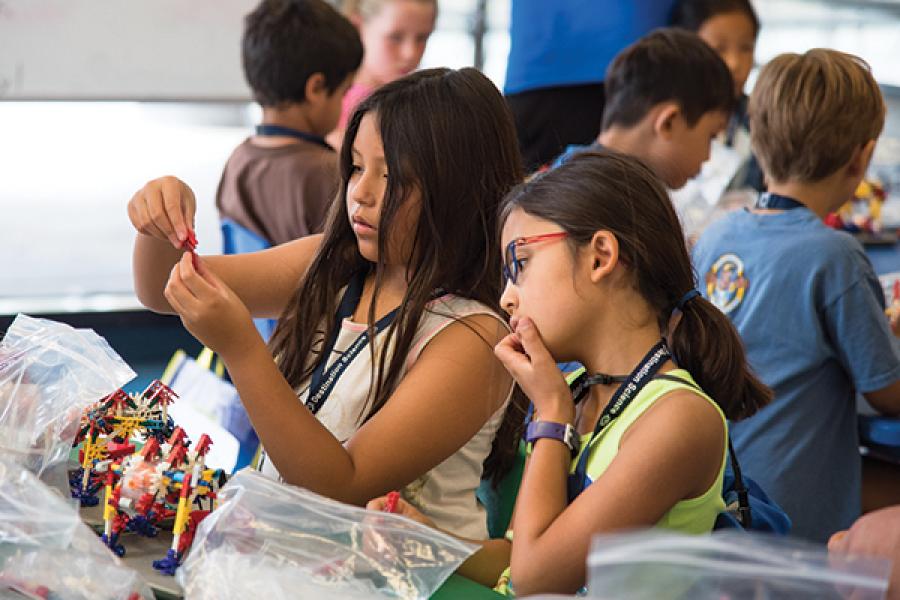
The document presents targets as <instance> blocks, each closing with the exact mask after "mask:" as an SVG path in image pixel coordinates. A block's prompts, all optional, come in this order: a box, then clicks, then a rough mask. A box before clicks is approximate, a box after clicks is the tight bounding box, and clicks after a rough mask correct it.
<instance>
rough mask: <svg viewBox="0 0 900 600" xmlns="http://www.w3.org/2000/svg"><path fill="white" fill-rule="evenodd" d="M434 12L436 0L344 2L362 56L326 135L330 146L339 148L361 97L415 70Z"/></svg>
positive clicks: (433, 20) (357, 0) (420, 57)
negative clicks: (360, 43)
mask: <svg viewBox="0 0 900 600" xmlns="http://www.w3.org/2000/svg"><path fill="white" fill-rule="evenodd" d="M437 10H438V8H437V0H345V1H344V5H343V11H344V14H345V15H347V18H349V19H350V20H351V21H352V22H353V24H354V25H356V28H357V29H358V30H359V35H360V37H361V38H362V43H363V47H364V48H365V53H364V55H363V62H362V66H361V67H360V69H359V72H358V73H357V74H356V77H355V78H354V80H353V85H351V86H350V89H349V90H348V92H347V95H346V96H345V97H344V102H343V105H342V107H341V118H340V120H339V121H338V124H337V128H336V129H335V130H334V131H333V132H332V133H331V134H330V135H329V136H328V141H329V142H330V143H331V145H332V146H334V147H335V148H340V146H341V140H342V138H343V135H344V130H345V129H346V128H347V121H349V119H350V115H351V114H352V113H353V110H354V109H355V108H356V105H357V104H359V102H360V101H361V100H362V99H363V98H365V97H366V96H368V95H369V94H371V93H372V92H373V91H374V90H376V89H378V88H379V87H381V86H382V85H384V84H386V83H390V82H391V81H394V80H395V79H398V78H400V77H403V76H404V75H407V74H408V73H412V72H413V71H415V70H416V68H417V67H418V66H419V62H420V61H421V60H422V55H423V54H425V44H427V43H428V38H429V37H431V34H432V32H433V31H434V26H435V23H436V21H437Z"/></svg>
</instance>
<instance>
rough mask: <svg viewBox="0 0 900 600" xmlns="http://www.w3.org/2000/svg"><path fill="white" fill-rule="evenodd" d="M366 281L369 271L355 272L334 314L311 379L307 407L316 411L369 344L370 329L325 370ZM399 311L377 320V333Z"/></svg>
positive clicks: (313, 412) (390, 321) (313, 411)
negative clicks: (366, 272) (330, 330)
mask: <svg viewBox="0 0 900 600" xmlns="http://www.w3.org/2000/svg"><path fill="white" fill-rule="evenodd" d="M365 281H366V274H365V272H360V273H358V274H357V275H355V276H354V277H353V278H352V279H351V280H350V283H348V284H347V289H346V290H345V291H344V295H343V297H342V298H341V303H340V305H339V306H338V310H337V313H336V314H335V316H334V325H333V327H332V332H331V337H330V338H329V339H328V343H327V344H325V346H324V347H323V348H322V353H321V354H320V355H319V364H317V365H316V368H315V370H314V371H313V373H312V378H311V379H310V384H309V395H308V396H307V398H306V406H307V408H309V410H310V411H311V412H312V414H316V413H317V412H319V410H320V409H321V408H322V406H324V405H325V401H326V400H328V396H329V395H330V394H331V390H333V389H334V386H335V384H336V383H337V382H338V379H339V378H340V377H341V375H343V374H344V371H345V370H346V369H347V367H348V366H349V365H350V363H351V362H353V359H354V358H356V357H357V355H359V353H360V352H361V351H362V349H363V348H365V347H366V345H367V344H368V343H369V331H368V329H367V330H366V331H363V332H362V333H361V334H359V336H358V337H357V338H356V339H355V340H354V341H353V343H352V344H350V347H349V348H347V350H346V351H344V353H343V354H342V355H341V357H340V358H338V359H337V360H336V361H334V363H333V364H332V365H331V367H329V368H328V369H327V370H326V369H325V365H327V364H328V359H329V357H331V353H332V351H333V350H334V345H335V344H336V343H337V338H338V334H339V333H340V331H341V326H342V324H343V321H344V319H347V318H349V317H351V316H352V315H353V311H355V310H356V307H357V306H358V305H359V299H360V298H362V292H363V285H364V284H365ZM398 310H400V309H399V307H398V308H395V309H394V310H392V311H391V312H389V313H388V314H386V315H385V316H383V317H381V319H379V320H378V322H377V323H375V327H374V329H375V335H378V334H379V333H380V332H381V331H383V330H384V329H385V328H386V327H387V326H388V325H390V324H391V323H392V322H393V320H394V317H396V316H397V311H398Z"/></svg>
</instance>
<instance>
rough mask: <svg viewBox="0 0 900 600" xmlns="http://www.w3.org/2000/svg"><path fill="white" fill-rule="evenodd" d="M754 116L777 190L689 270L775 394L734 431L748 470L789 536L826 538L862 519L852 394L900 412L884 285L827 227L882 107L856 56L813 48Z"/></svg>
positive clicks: (765, 79) (796, 57)
mask: <svg viewBox="0 0 900 600" xmlns="http://www.w3.org/2000/svg"><path fill="white" fill-rule="evenodd" d="M749 108H750V134H751V136H752V142H753V151H754V152H755V153H756V156H757V157H758V158H759V161H760V164H761V165H762V168H763V171H764V173H765V176H766V180H767V182H768V184H769V192H768V193H766V194H763V195H762V196H760V198H759V200H758V202H757V204H756V207H755V208H754V209H752V210H739V211H734V212H732V213H729V214H728V215H726V216H725V217H723V218H722V219H721V220H719V221H718V222H716V223H714V224H713V225H711V226H710V227H709V228H708V229H707V230H706V231H705V232H704V233H703V235H702V236H701V237H700V239H699V240H698V242H697V245H696V247H695V248H694V257H693V258H694V265H695V267H696V270H697V273H699V274H700V276H701V277H704V278H705V280H706V281H705V285H704V286H703V287H702V290H703V293H704V295H705V296H706V297H707V298H709V299H710V300H711V301H712V302H713V303H714V304H716V306H718V307H719V308H720V309H721V310H722V312H723V313H725V314H727V315H728V316H729V317H730V318H731V319H732V321H733V322H734V325H735V327H736V328H737V330H738V331H739V332H740V334H741V336H742V338H743V340H744V344H745V345H746V348H747V355H748V357H749V359H750V362H751V364H752V365H753V367H754V369H755V370H756V372H757V373H759V374H760V376H761V378H762V379H763V381H765V382H766V384H767V385H769V386H770V387H771V388H772V389H773V390H774V391H775V401H774V402H772V404H770V405H769V406H767V407H766V408H764V409H763V410H762V411H760V412H759V414H757V415H755V416H754V417H753V418H752V419H748V420H746V421H744V422H741V423H736V424H734V426H733V429H732V432H733V436H732V439H733V441H734V447H735V450H736V452H737V455H738V456H740V459H741V466H742V467H743V470H744V471H745V472H746V473H747V474H748V475H749V476H750V477H752V478H754V479H755V480H756V481H757V482H759V484H760V485H761V486H762V487H763V489H765V490H766V492H767V493H768V494H769V495H770V496H771V497H772V499H773V500H775V501H776V502H777V503H778V504H779V505H781V506H782V507H783V508H784V510H785V511H786V512H787V514H788V516H789V517H790V518H791V520H792V521H793V530H792V534H795V535H797V536H799V537H803V538H806V539H809V540H812V541H815V542H825V541H827V540H828V537H829V536H830V535H831V534H833V533H834V532H836V531H838V530H842V529H846V528H848V527H850V525H851V524H852V523H853V520H854V519H855V518H856V517H858V516H859V512H860V487H861V481H860V480H861V473H860V471H861V461H860V456H859V438H858V434H857V414H856V394H857V392H861V393H862V394H863V395H864V396H865V397H866V399H867V400H868V401H869V403H870V404H871V405H872V406H873V407H874V408H875V409H877V410H879V411H881V412H885V413H892V414H896V413H898V412H900V352H898V347H897V340H895V339H893V338H894V336H893V335H892V332H891V328H890V326H889V324H888V319H887V317H886V316H885V314H884V307H885V301H884V293H883V292H882V289H881V285H880V284H879V282H878V278H877V277H876V276H875V273H874V270H873V268H872V264H871V263H870V262H869V259H868V258H867V257H866V254H865V252H863V248H862V246H860V244H859V242H857V241H856V240H854V239H853V238H852V237H851V236H850V235H848V234H846V233H844V232H839V231H834V230H832V229H829V228H828V227H826V226H825V224H824V223H823V222H822V219H823V218H824V217H825V216H826V215H827V214H828V213H829V212H831V211H834V210H835V209H837V208H838V207H839V206H841V205H842V204H843V203H844V202H846V201H847V199H848V198H850V196H851V195H852V194H853V192H854V190H855V189H856V187H857V185H858V184H859V182H860V179H861V178H862V177H863V175H864V174H865V172H866V168H867V167H868V165H869V160H870V158H871V156H872V151H873V149H874V148H875V141H876V140H877V139H878V136H879V134H880V133H881V128H882V127H883V125H884V114H885V107H884V101H883V99H882V97H881V92H880V90H879V88H878V84H877V83H876V82H875V79H874V78H873V77H872V74H871V72H870V71H869V68H868V65H866V64H865V63H864V62H863V61H862V60H861V59H859V58H857V57H855V56H851V55H848V54H843V53H841V52H837V51H833V50H823V49H815V50H810V51H809V52H807V53H805V54H802V55H801V54H782V55H781V56H778V57H776V58H775V59H773V60H772V61H771V62H770V63H769V64H767V65H766V66H765V67H763V69H762V70H761V72H760V75H759V79H758V80H757V82H756V85H755V87H754V89H753V94H752V95H751V98H750V105H749Z"/></svg>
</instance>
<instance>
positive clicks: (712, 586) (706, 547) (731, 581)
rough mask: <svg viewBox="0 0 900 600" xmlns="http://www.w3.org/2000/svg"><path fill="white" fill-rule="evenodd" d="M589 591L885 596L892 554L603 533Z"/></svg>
mask: <svg viewBox="0 0 900 600" xmlns="http://www.w3.org/2000/svg"><path fill="white" fill-rule="evenodd" d="M587 566H588V595H589V596H590V597H598V598H616V599H617V600H676V599H677V600H682V599H683V600H720V599H722V598H765V600H827V599H840V598H852V599H853V600H883V599H884V598H885V594H886V592H887V587H888V578H889V576H890V561H886V560H883V559H874V558H870V557H854V556H846V555H837V554H833V553H832V554H829V553H828V551H827V550H826V549H825V547H824V546H819V545H814V544H810V543H807V542H802V541H799V540H794V539H791V538H787V537H778V536H772V535H766V534H759V533H742V532H738V531H714V532H713V533H711V534H710V535H681V534H675V533H671V532H665V531H662V530H648V531H642V532H637V533H628V534H619V535H602V536H597V537H595V538H594V540H593V543H592V546H591V552H590V554H589V555H588V565H587Z"/></svg>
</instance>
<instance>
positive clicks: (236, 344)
mask: <svg viewBox="0 0 900 600" xmlns="http://www.w3.org/2000/svg"><path fill="white" fill-rule="evenodd" d="M164 294H165V297H166V300H168V301H169V304H171V305H172V308H173V309H175V311H176V312H177V313H178V315H179V316H180V317H181V322H182V323H184V326H185V328H186V329H187V330H188V331H190V332H191V334H192V335H193V336H194V337H196V338H197V339H198V340H200V341H201V342H203V344H205V345H206V346H208V347H209V348H211V349H212V350H213V351H215V352H216V353H218V354H219V356H222V357H223V359H226V360H227V357H228V356H230V355H231V354H233V353H234V352H235V351H237V352H240V351H241V348H242V347H243V346H245V345H246V340H247V339H253V338H252V334H253V333H254V332H255V331H256V330H255V328H254V327H253V321H252V320H251V318H250V312H249V311H248V310H247V307H246V306H245V305H244V303H243V302H241V299H240V298H238V297H237V295H236V294H235V293H234V292H233V291H232V290H231V288H229V287H228V286H227V285H226V284H225V283H224V282H223V281H222V280H221V279H219V277H218V276H216V274H215V273H213V272H212V271H211V270H209V269H208V268H206V264H205V263H204V262H203V260H201V259H200V258H199V257H198V256H197V255H196V254H194V253H193V252H185V253H184V255H182V257H181V260H179V261H178V263H176V264H175V267H174V268H173V269H172V273H171V274H170V276H169V281H168V283H167V284H166V289H165V292H164ZM248 336H250V337H248Z"/></svg>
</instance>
